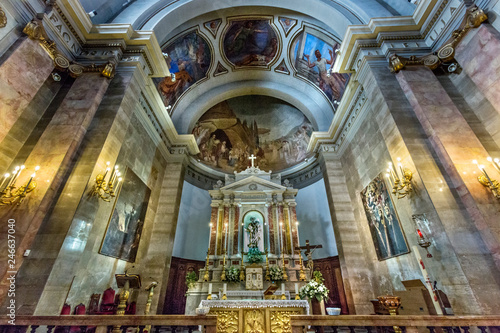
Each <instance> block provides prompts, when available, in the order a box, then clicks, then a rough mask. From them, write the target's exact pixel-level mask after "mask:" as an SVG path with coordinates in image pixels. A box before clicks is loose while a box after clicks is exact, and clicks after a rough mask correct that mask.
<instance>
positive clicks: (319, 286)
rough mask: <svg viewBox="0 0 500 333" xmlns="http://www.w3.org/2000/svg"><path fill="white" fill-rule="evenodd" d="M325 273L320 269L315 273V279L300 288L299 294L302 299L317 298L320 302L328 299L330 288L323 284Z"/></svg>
mask: <svg viewBox="0 0 500 333" xmlns="http://www.w3.org/2000/svg"><path fill="white" fill-rule="evenodd" d="M324 280H325V279H324V278H323V275H322V274H321V272H319V271H315V272H314V273H313V279H312V280H311V281H309V282H308V283H307V284H306V285H305V286H303V287H302V288H300V290H299V296H300V298H301V299H305V298H309V299H311V300H312V299H316V300H317V301H318V302H321V301H322V300H327V299H328V294H329V292H330V291H329V290H328V288H326V287H325V285H324V284H323V281H324Z"/></svg>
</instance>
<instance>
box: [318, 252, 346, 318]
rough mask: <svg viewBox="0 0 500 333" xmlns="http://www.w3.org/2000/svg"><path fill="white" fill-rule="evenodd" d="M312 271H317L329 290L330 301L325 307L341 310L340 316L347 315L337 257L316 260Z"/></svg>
mask: <svg viewBox="0 0 500 333" xmlns="http://www.w3.org/2000/svg"><path fill="white" fill-rule="evenodd" d="M313 261H314V270H319V271H320V272H321V274H323V277H324V278H325V286H326V287H327V288H328V290H330V299H329V300H328V302H325V306H326V307H332V308H341V309H342V311H341V314H348V313H349V311H348V308H347V301H346V297H345V292H344V284H343V282H342V272H341V271H340V261H339V257H338V256H335V257H328V258H324V259H316V260H313Z"/></svg>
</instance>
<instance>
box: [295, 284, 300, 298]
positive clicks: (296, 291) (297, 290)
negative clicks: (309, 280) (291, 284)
mask: <svg viewBox="0 0 500 333" xmlns="http://www.w3.org/2000/svg"><path fill="white" fill-rule="evenodd" d="M295 300H297V301H298V300H300V294H299V284H298V283H295Z"/></svg>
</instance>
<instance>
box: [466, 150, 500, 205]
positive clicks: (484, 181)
mask: <svg viewBox="0 0 500 333" xmlns="http://www.w3.org/2000/svg"><path fill="white" fill-rule="evenodd" d="M486 160H487V161H488V162H491V163H492V164H493V167H494V168H495V169H496V170H497V171H498V172H499V173H500V159H498V158H494V159H493V158H491V157H488V158H487V159H486ZM472 163H474V164H475V165H477V167H478V168H479V170H481V172H482V173H483V174H482V175H479V177H477V180H478V181H479V182H480V183H481V185H483V186H484V187H488V188H489V189H490V190H491V193H493V195H494V196H495V198H497V199H500V193H499V190H500V184H499V183H498V181H496V180H495V179H493V178H490V176H489V175H488V173H487V172H486V170H485V167H484V165H482V164H479V163H478V162H477V160H473V161H472Z"/></svg>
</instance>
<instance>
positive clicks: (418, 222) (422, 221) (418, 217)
mask: <svg viewBox="0 0 500 333" xmlns="http://www.w3.org/2000/svg"><path fill="white" fill-rule="evenodd" d="M411 218H412V220H413V223H415V231H416V232H417V239H418V245H420V247H422V248H424V249H425V251H426V252H427V258H432V254H431V253H430V252H429V249H428V247H429V246H431V242H430V241H429V239H428V238H427V236H426V235H425V232H424V231H423V227H424V226H425V225H429V220H427V217H425V214H415V215H412V216H411Z"/></svg>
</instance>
